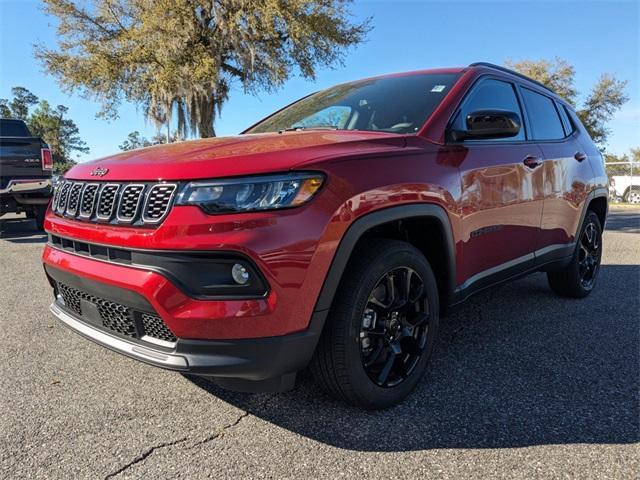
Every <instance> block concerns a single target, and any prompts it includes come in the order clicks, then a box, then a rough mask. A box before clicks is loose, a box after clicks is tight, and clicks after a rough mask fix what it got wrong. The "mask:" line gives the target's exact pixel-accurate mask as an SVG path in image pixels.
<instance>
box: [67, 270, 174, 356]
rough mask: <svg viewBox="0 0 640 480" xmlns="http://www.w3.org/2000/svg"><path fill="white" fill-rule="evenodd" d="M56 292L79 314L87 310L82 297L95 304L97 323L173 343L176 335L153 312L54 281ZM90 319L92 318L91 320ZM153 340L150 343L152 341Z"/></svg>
mask: <svg viewBox="0 0 640 480" xmlns="http://www.w3.org/2000/svg"><path fill="white" fill-rule="evenodd" d="M57 286H58V293H60V295H61V296H62V299H63V300H64V305H65V307H67V308H68V309H69V310H71V311H73V312H75V313H76V314H78V315H79V316H80V317H85V320H90V319H88V318H86V315H88V314H89V312H83V311H82V304H83V302H82V300H85V301H87V302H90V303H92V304H93V305H95V307H96V309H97V311H98V316H99V317H100V318H99V321H100V323H101V326H102V327H103V328H105V329H107V330H110V331H111V332H113V333H116V334H118V335H122V336H126V337H130V338H137V339H142V338H143V337H151V338H152V339H153V338H155V339H157V340H162V341H165V342H171V343H173V342H175V341H176V337H175V335H173V333H171V330H169V328H168V327H167V325H166V324H165V323H164V321H163V320H162V319H161V318H160V317H159V316H157V315H154V314H150V313H147V312H139V311H137V310H134V309H131V308H129V307H127V306H125V305H122V304H120V303H116V302H112V301H110V300H107V299H104V298H100V297H96V296H95V295H91V294H89V293H87V292H84V291H82V290H78V289H76V288H73V287H70V286H68V285H65V284H63V283H60V282H58V283H57ZM93 320H94V321H95V320H96V319H93ZM152 343H153V342H152Z"/></svg>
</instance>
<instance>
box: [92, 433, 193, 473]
mask: <svg viewBox="0 0 640 480" xmlns="http://www.w3.org/2000/svg"><path fill="white" fill-rule="evenodd" d="M186 441H187V437H184V438H181V439H179V440H174V441H172V442H165V443H161V444H160V445H155V446H153V447H150V448H148V449H147V450H145V451H144V452H142V453H141V454H140V455H138V456H137V457H136V458H134V459H133V460H131V461H130V462H129V463H127V464H125V465H124V466H122V467H120V468H119V469H118V470H116V471H115V472H111V473H110V474H109V475H107V476H106V477H104V480H108V479H109V478H113V477H115V476H117V475H120V474H121V473H122V472H124V471H125V470H128V469H129V468H131V467H133V466H134V465H137V464H138V463H140V462H144V461H145V460H146V459H147V457H148V456H149V455H151V454H152V453H153V452H155V451H156V450H159V449H161V448H166V447H171V446H172V445H177V444H179V443H182V442H186Z"/></svg>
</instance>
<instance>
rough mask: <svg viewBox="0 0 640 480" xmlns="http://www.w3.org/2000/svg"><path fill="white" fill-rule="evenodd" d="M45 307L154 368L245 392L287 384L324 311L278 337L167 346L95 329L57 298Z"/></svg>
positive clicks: (305, 357) (311, 345) (303, 360)
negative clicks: (293, 331)
mask: <svg viewBox="0 0 640 480" xmlns="http://www.w3.org/2000/svg"><path fill="white" fill-rule="evenodd" d="M50 310H51V313H53V315H55V316H56V317H57V318H58V320H60V322H62V323H63V324H64V325H65V326H66V327H68V328H70V329H71V330H73V331H74V332H76V333H79V334H80V335H82V336H84V337H85V338H88V339H89V340H92V341H93V342H95V343H97V344H99V345H102V346H103V347H106V348H109V349H110V350H113V351H115V352H118V353H121V354H124V355H126V356H128V357H131V358H134V359H136V360H140V361H142V362H144V363H147V364H150V365H153V366H156V367H161V368H165V369H168V370H174V371H179V372H184V373H190V374H195V375H201V376H205V377H208V378H210V379H212V380H213V381H214V382H216V383H218V384H220V385H221V386H223V387H225V388H229V389H233V390H239V391H251V392H264V391H283V390H288V389H290V388H292V387H293V385H294V381H295V374H296V372H297V371H299V370H301V369H302V368H304V367H305V366H306V365H307V364H308V363H309V361H310V359H311V356H312V354H313V351H314V349H315V346H316V343H317V341H318V337H319V334H320V330H321V325H322V324H323V323H324V316H323V315H319V316H318V317H317V318H315V319H312V327H311V328H309V329H308V330H306V331H304V332H300V333H296V334H291V335H283V336H280V337H269V338H260V339H246V340H187V339H178V340H177V341H176V342H175V346H174V347H173V348H172V349H170V350H169V349H167V348H163V347H160V346H155V345H152V344H142V342H139V341H135V340H128V339H125V338H123V337H121V336H118V335H113V334H111V333H109V332H107V331H104V330H102V329H99V328H96V327H95V326H93V325H91V324H89V323H88V322H85V321H84V320H83V319H81V318H80V317H79V316H77V315H75V314H74V313H73V312H71V311H70V310H68V309H67V308H65V306H64V304H63V303H62V302H61V301H60V299H57V300H56V301H54V302H53V303H52V304H51V307H50Z"/></svg>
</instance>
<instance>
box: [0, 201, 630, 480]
mask: <svg viewBox="0 0 640 480" xmlns="http://www.w3.org/2000/svg"><path fill="white" fill-rule="evenodd" d="M0 228H1V229H2V230H3V232H2V234H1V235H0V236H1V237H2V238H1V239H0V272H1V278H2V283H1V284H0V331H1V332H2V334H1V337H0V338H2V340H3V343H2V346H1V347H0V369H1V372H0V382H1V384H0V478H11V479H13V478H47V479H58V478H60V479H62V478H64V479H69V478H74V479H82V478H87V479H93V478H103V479H108V478H117V479H123V478H146V479H165V478H167V479H168V478H184V479H199V478H216V479H218V478H234V479H237V478H278V479H279V478H296V479H297V478H308V479H312V478H313V479H315V478H331V479H334V478H342V477H353V478H366V479H378V478H412V479H413V478H451V479H454V478H455V479H458V478H478V479H480V478H482V479H484V478H488V477H492V478H509V479H512V478H522V479H524V478H526V479H532V478H579V479H587V478H607V479H609V478H636V479H637V478H638V476H639V472H640V420H639V419H640V393H639V392H640V235H639V233H640V209H637V208H636V209H633V208H626V209H618V208H614V210H613V211H612V213H611V217H610V220H609V222H608V229H607V231H606V232H605V239H604V242H605V250H604V257H603V266H602V270H601V272H600V277H599V279H598V285H597V287H596V290H595V291H594V292H593V294H592V295H591V296H589V297H588V298H586V299H584V300H567V299H561V298H558V297H555V296H554V295H553V294H552V293H551V291H550V290H549V289H548V287H547V283H546V277H545V276H544V274H541V273H538V274H534V275H531V276H529V277H527V278H524V279H521V280H518V281H516V282H514V283H512V284H509V285H504V286H501V287H498V288H494V289H491V290H489V291H485V292H483V293H480V294H478V295H477V296H475V297H473V298H472V299H471V300H470V301H469V302H468V303H467V304H466V305H465V306H463V307H461V308H460V309H458V310H456V311H455V312H453V313H452V314H450V316H449V317H447V318H446V319H444V320H443V326H442V332H441V336H440V339H439V342H438V345H437V348H436V352H435V354H434V358H433V362H432V368H431V369H430V371H429V373H428V374H427V375H426V377H425V378H424V380H423V381H422V382H421V384H420V385H419V387H418V388H417V391H416V392H415V393H414V394H413V395H412V396H411V397H410V398H409V399H408V400H407V401H405V402H404V403H403V404H401V405H399V406H398V407H395V408H392V409H389V410H385V411H382V412H374V413H371V412H363V411H359V410H357V409H354V408H351V407H348V406H345V405H343V404H341V403H339V402H337V401H334V400H332V399H330V398H328V397H327V396H325V395H324V394H323V393H322V392H321V391H320V390H319V389H318V388H317V387H316V385H315V384H314V383H313V380H312V379H311V378H310V377H309V376H308V375H303V376H302V378H301V379H300V382H299V385H298V386H297V388H296V389H295V390H293V391H291V392H288V393H285V394H259V395H257V394H256V395H250V394H239V393H231V392H228V391H224V390H222V389H220V388H218V387H215V386H212V385H211V384H209V383H207V382H205V381H202V380H199V379H197V378H188V377H185V376H182V375H179V374H176V373H171V372H166V371H163V370H160V369H156V368H153V367H150V366H147V365H144V364H142V363H139V362H136V361H134V360H131V359H128V358H126V357H123V356H120V355H118V354H116V353H113V352H111V351H108V350H106V349H104V348H101V347H99V346H97V345H94V344H93V343H91V342H89V341H87V340H85V339H83V338H81V337H80V336H78V335H76V334H74V333H73V332H71V331H69V330H68V329H66V328H65V327H63V326H62V325H60V324H59V323H57V322H56V320H55V319H54V318H53V317H52V316H51V314H50V313H49V311H48V306H49V304H50V302H51V300H52V294H51V290H50V287H49V285H48V283H47V281H46V279H45V277H44V274H43V271H42V266H41V264H40V253H41V250H42V248H43V245H44V242H45V238H44V236H43V235H40V234H38V233H36V232H35V231H34V225H33V222H32V221H30V220H26V219H21V218H17V217H15V218H11V217H6V216H5V217H3V218H2V219H0Z"/></svg>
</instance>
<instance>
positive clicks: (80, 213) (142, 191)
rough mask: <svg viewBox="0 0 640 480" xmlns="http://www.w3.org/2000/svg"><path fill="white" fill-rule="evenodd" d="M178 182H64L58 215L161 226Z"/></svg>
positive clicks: (56, 202) (57, 200)
mask: <svg viewBox="0 0 640 480" xmlns="http://www.w3.org/2000/svg"><path fill="white" fill-rule="evenodd" d="M177 188H178V186H177V185H176V184H174V183H120V182H118V183H97V182H95V183H86V182H73V181H63V182H62V183H60V184H59V185H58V187H57V188H56V192H55V194H54V199H53V210H54V212H55V213H56V214H57V215H60V216H66V217H69V218H76V219H78V220H82V221H85V222H100V223H110V224H125V225H133V226H155V225H158V224H159V223H160V222H162V220H164V218H165V217H166V216H167V214H168V213H169V211H170V209H171V206H172V203H173V198H174V196H175V193H176V191H177Z"/></svg>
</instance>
